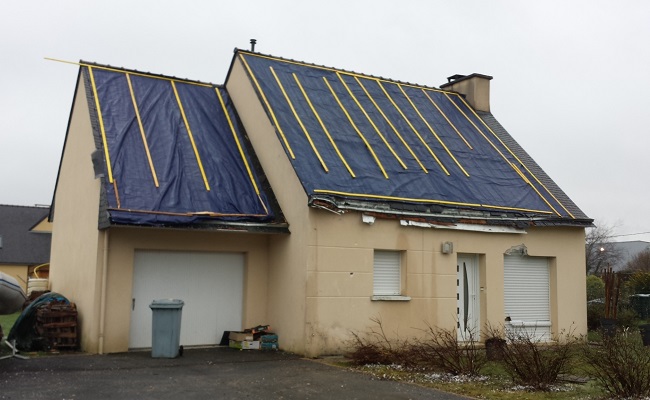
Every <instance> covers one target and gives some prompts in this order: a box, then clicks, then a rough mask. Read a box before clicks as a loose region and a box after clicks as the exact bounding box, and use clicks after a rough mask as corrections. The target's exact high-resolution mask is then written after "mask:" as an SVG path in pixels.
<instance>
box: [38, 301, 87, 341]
mask: <svg viewBox="0 0 650 400" xmlns="http://www.w3.org/2000/svg"><path fill="white" fill-rule="evenodd" d="M36 331H37V332H38V334H39V335H40V336H41V337H42V338H43V340H45V342H47V343H48V344H49V347H50V348H51V349H52V350H75V349H76V348H77V347H78V345H79V340H78V331H77V307H76V306H75V305H74V304H73V303H71V304H61V303H57V302H52V303H50V304H48V305H46V306H45V307H41V308H39V309H38V310H37V311H36Z"/></svg>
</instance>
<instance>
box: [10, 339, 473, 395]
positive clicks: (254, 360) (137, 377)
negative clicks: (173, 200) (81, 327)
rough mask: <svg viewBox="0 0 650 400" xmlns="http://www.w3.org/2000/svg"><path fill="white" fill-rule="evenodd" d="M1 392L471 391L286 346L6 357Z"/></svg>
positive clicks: (369, 393)
mask: <svg viewBox="0 0 650 400" xmlns="http://www.w3.org/2000/svg"><path fill="white" fill-rule="evenodd" d="M0 399H174V400H191V399H256V400H267V399H268V400H271V399H336V400H352V399H359V400H363V399H368V400H371V399H372V400H377V399H414V400H415V399H434V400H435V399H439V400H461V399H466V398H465V397H461V396H457V395H452V394H448V393H444V392H440V391H436V390H433V389H426V388H423V387H419V386H415V385H408V384H403V383H398V382H390V381H378V380H373V379H372V377H370V376H369V375H366V374H362V373H358V372H354V371H349V370H346V369H342V368H336V367H332V366H329V365H325V364H323V363H319V362H315V361H311V360H305V359H301V358H299V357H297V356H295V355H291V354H287V353H283V352H261V351H253V350H251V351H238V350H233V349H228V348H209V349H186V350H185V353H184V355H183V357H179V358H176V359H153V358H151V353H149V352H131V353H120V354H111V355H103V356H99V355H84V354H69V355H56V356H44V357H38V358H31V359H29V360H19V359H7V360H0Z"/></svg>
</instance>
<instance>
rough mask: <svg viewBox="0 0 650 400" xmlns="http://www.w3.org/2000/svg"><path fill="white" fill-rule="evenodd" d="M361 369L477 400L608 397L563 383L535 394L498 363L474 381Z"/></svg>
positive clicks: (388, 369) (381, 368)
mask: <svg viewBox="0 0 650 400" xmlns="http://www.w3.org/2000/svg"><path fill="white" fill-rule="evenodd" d="M357 369H358V370H360V371H362V372H365V373H368V374H370V375H372V376H374V377H375V378H376V379H379V380H395V381H400V382H405V383H413V384H417V385H421V386H426V387H430V388H434V389H439V390H442V391H445V392H450V393H457V394H461V395H464V396H470V397H474V398H477V399H495V400H515V399H523V400H542V399H557V400H560V399H569V400H578V399H597V398H602V397H603V395H604V393H603V392H602V391H601V390H600V389H599V388H598V387H597V386H596V385H595V383H594V382H593V381H588V382H587V383H584V384H576V383H562V384H560V385H555V386H553V387H552V389H551V390H550V391H548V392H542V391H532V390H530V389H527V388H525V387H521V386H517V385H515V384H513V383H512V381H511V380H510V378H509V377H508V376H507V374H506V373H505V371H504V370H503V368H502V367H501V366H500V365H499V364H498V363H495V362H488V363H487V364H486V366H485V367H484V368H483V370H482V371H481V372H482V373H481V375H480V376H479V377H474V378H472V377H466V376H453V375H448V374H442V373H432V372H427V371H414V370H410V371H409V370H405V369H403V368H400V367H399V366H379V365H369V366H364V367H360V368H357Z"/></svg>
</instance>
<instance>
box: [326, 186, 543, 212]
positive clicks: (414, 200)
mask: <svg viewBox="0 0 650 400" xmlns="http://www.w3.org/2000/svg"><path fill="white" fill-rule="evenodd" d="M314 193H322V194H333V195H338V196H348V197H359V198H368V199H379V200H389V201H408V202H414V203H430V204H444V205H452V206H465V207H482V208H493V209H497V210H510V211H521V212H531V213H541V214H553V213H552V212H550V211H542V210H531V209H527V208H516V207H504V206H494V205H488V204H477V203H462V202H457V201H446V200H432V199H416V198H410V197H396V196H383V195H376V194H367V193H350V192H340V191H336V190H325V189H315V190H314ZM377 211H378V212H381V210H377Z"/></svg>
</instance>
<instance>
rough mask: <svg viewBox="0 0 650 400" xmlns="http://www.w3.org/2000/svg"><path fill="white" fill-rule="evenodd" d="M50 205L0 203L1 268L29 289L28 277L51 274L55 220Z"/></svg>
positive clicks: (44, 276)
mask: <svg viewBox="0 0 650 400" xmlns="http://www.w3.org/2000/svg"><path fill="white" fill-rule="evenodd" d="M48 212H49V207H47V206H34V207H30V206H16V205H5V204H0V272H4V273H5V274H7V275H9V276H11V277H13V278H16V280H17V281H18V282H19V283H20V284H21V285H22V286H23V290H25V291H27V280H28V278H30V277H31V278H47V277H48V274H49V261H50V244H51V241H52V224H51V223H50V222H49V221H48Z"/></svg>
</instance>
